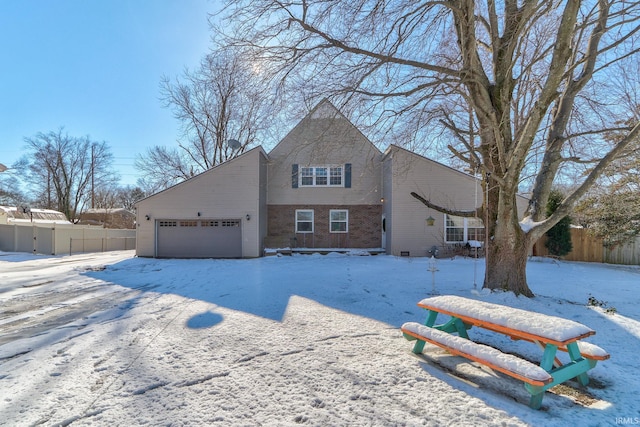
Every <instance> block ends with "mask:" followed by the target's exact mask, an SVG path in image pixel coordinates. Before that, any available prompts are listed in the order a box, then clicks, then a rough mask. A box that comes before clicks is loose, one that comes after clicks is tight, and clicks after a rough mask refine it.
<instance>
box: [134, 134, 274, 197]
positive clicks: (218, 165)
mask: <svg viewBox="0 0 640 427" xmlns="http://www.w3.org/2000/svg"><path fill="white" fill-rule="evenodd" d="M256 150H258V151H260V153H261V154H262V155H263V156H264V157H265V158H266V159H268V158H269V156H268V155H267V153H266V152H265V151H264V148H262V145H258V146H257V147H254V148H252V149H251V150H248V151H245V152H244V153H242V154H240V155H239V156H236V157H234V158H233V159H229V160H226V161H224V162H222V163H220V164H217V165H215V166H214V167H212V168H211V169H207V170H206V171H204V172H200V173H199V174H197V175H194V176H192V177H191V178H189V179H186V180H184V181H182V182H179V183H177V184H174V185H172V186H171V187H167V188H165V189H164V190H161V191H158V192H157V193H153V194H152V195H150V196H147V197H144V198H142V199H140V200H138V201H137V202H135V203H134V205H137V204H138V203H140V202H142V201H145V200H147V199H150V198H152V197H156V196H158V195H160V194H163V193H165V192H167V191H169V190H173V189H174V188H178V187H181V186H183V185H186V184H187V183H189V182H191V181H193V180H195V179H199V178H201V177H203V176H204V175H207V174H212V173H215V171H216V170H218V169H220V168H223V167H227V166H229V165H232V164H233V163H235V162H236V161H238V159H241V158H243V157H246V156H248V155H249V154H250V153H253V152H254V151H256Z"/></svg>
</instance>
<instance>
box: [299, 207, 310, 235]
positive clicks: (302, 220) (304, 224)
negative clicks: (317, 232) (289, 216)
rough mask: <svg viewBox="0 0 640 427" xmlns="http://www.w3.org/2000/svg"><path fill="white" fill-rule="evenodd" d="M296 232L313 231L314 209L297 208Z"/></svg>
mask: <svg viewBox="0 0 640 427" xmlns="http://www.w3.org/2000/svg"><path fill="white" fill-rule="evenodd" d="M296 233H313V210H296Z"/></svg>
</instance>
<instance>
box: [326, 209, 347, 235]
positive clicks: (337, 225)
mask: <svg viewBox="0 0 640 427" xmlns="http://www.w3.org/2000/svg"><path fill="white" fill-rule="evenodd" d="M329 231H330V232H331V233H346V232H348V231H349V211H348V210H337V209H331V210H330V211H329Z"/></svg>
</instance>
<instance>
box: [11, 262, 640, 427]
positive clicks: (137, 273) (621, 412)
mask: <svg viewBox="0 0 640 427" xmlns="http://www.w3.org/2000/svg"><path fill="white" fill-rule="evenodd" d="M428 268H429V265H428V260H427V259H409V258H396V257H391V256H370V257H366V256H347V255H333V254H330V255H326V256H322V255H306V256H293V257H269V258H260V259H252V260H160V259H144V258H135V257H134V256H133V253H132V252H111V253H105V254H85V255H74V256H64V257H45V256H32V255H22V254H8V253H0V425H9V426H30V425H69V424H71V425H73V426H76V425H99V426H102V425H104V426H107V425H108V426H113V425H154V426H155V425H171V426H181V425H221V426H222V425H224V426H226V425H247V426H259V425H262V426H282V425H300V424H301V425H316V426H329V425H331V426H340V425H344V426H347V425H348V426H352V425H367V426H368V425H376V426H378V425H379V426H390V425H407V426H415V425H427V426H446V425H452V426H453V425H455V426H464V425H466V426H482V425H501V426H502V425H532V426H543V425H544V426H550V425H558V426H564V425H581V426H600V425H628V424H640V398H639V397H638V396H640V381H638V380H637V377H638V373H639V372H640V357H639V353H640V303H639V300H640V298H639V295H640V268H636V267H615V266H606V265H602V264H585V263H569V262H549V261H542V260H531V261H530V262H529V264H528V277H529V284H530V287H531V288H532V290H533V291H534V292H535V293H536V295H537V296H536V298H534V299H526V298H516V297H515V296H513V295H512V294H509V293H493V294H491V293H486V292H482V291H479V290H475V289H474V287H473V283H474V270H475V271H476V274H475V276H476V277H477V279H476V281H477V282H478V283H482V279H481V278H482V276H483V274H484V266H483V263H482V260H480V261H478V262H477V263H476V262H475V261H474V260H471V259H454V260H450V259H443V260H438V264H437V268H438V271H437V272H436V273H435V280H436V283H435V284H436V290H437V292H439V293H440V294H452V295H460V296H465V297H468V298H475V299H479V300H483V301H488V302H493V303H499V304H506V305H509V306H512V307H516V308H524V309H527V310H532V311H536V312H540V313H545V314H550V315H554V316H560V317H564V318H567V319H571V320H574V321H577V322H580V323H583V324H585V325H587V326H588V327H590V328H592V329H594V330H596V331H597V334H596V335H595V336H593V337H590V338H589V341H590V342H592V343H595V344H597V345H599V346H601V347H603V348H605V349H606V350H607V351H608V352H609V353H610V354H611V359H609V360H606V361H604V362H599V363H598V366H597V367H596V368H595V369H593V370H592V371H590V378H591V384H590V385H589V386H588V387H587V388H582V387H580V386H578V385H577V383H576V384H573V383H570V384H569V386H568V387H558V388H557V389H554V390H553V392H547V393H546V395H545V397H544V400H543V404H542V405H543V406H542V409H541V410H540V411H534V410H531V409H529V407H528V406H527V403H528V397H529V395H528V393H527V392H526V391H525V389H524V387H523V386H522V384H521V383H520V382H518V381H515V380H513V379H511V378H509V377H504V376H502V375H496V374H495V373H493V372H491V371H489V370H487V369H486V368H484V367H481V366H480V365H477V364H473V363H470V362H468V361H465V360H464V359H461V358H458V357H453V356H450V355H448V354H447V353H445V352H444V351H442V350H440V349H439V348H437V347H434V346H431V345H427V346H426V347H425V352H424V353H425V354H424V356H416V355H414V354H412V353H411V347H412V343H410V342H408V341H406V340H405V339H404V338H403V337H402V335H401V333H400V332H399V329H398V328H399V326H400V325H402V324H403V323H404V322H407V321H416V322H422V321H423V320H424V315H425V313H423V310H422V309H420V308H418V307H417V306H416V303H417V302H418V301H420V300H421V299H423V298H425V297H427V296H429V294H430V293H431V291H432V289H433V288H432V286H433V284H432V275H431V273H430V272H429V271H428ZM590 298H591V301H592V302H595V303H598V304H602V306H589V305H588V302H589V299H590ZM613 309H615V314H609V313H607V312H606V311H607V310H608V311H610V312H611V311H613ZM470 334H471V336H472V338H474V339H475V340H477V341H480V342H483V343H486V344H491V345H493V346H495V347H499V348H501V349H502V350H504V351H508V352H511V353H515V354H517V355H519V356H521V357H525V358H527V359H530V360H532V361H538V360H539V358H540V356H541V350H539V349H538V348H537V347H535V346H534V345H533V344H530V343H527V342H519V341H511V340H509V339H508V338H505V337H503V336H501V335H498V334H494V333H491V332H487V331H482V330H476V329H472V330H471V331H470Z"/></svg>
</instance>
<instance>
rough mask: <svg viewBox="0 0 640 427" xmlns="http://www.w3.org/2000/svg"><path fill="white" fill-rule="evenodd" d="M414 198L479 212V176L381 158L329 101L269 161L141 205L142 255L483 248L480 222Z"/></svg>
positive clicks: (401, 153)
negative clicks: (474, 244) (468, 245)
mask: <svg viewBox="0 0 640 427" xmlns="http://www.w3.org/2000/svg"><path fill="white" fill-rule="evenodd" d="M411 192H416V193H418V194H422V195H423V196H424V197H426V198H428V199H429V200H431V201H432V202H434V203H436V204H439V205H441V206H444V207H447V208H452V209H456V210H473V209H474V208H475V207H476V206H480V205H481V204H482V203H481V200H480V201H479V200H478V197H482V196H481V195H480V196H479V195H478V194H481V190H480V189H479V183H478V182H477V180H476V178H474V177H473V176H471V175H468V174H465V173H462V172H459V171H456V170H454V169H452V168H450V167H448V166H445V165H442V164H440V163H438V162H435V161H433V160H430V159H428V158H426V157H423V156H420V155H418V154H416V153H413V152H411V151H408V150H406V149H404V148H401V147H398V146H395V145H391V146H390V147H389V148H388V149H387V150H386V151H385V152H381V151H380V150H379V149H378V148H377V147H376V146H375V145H374V144H373V143H372V142H371V141H369V140H368V139H367V137H366V136H364V135H363V134H362V133H361V132H360V131H359V130H358V129H357V128H356V127H355V126H354V125H353V124H352V123H351V122H350V121H349V120H348V119H347V118H346V117H345V116H343V115H342V114H341V113H340V112H339V111H338V110H337V109H336V108H335V107H334V106H333V105H332V104H331V103H330V102H329V101H327V100H325V101H322V102H321V103H320V104H318V105H317V106H316V107H315V108H314V109H313V110H312V111H311V112H310V113H309V114H308V115H307V116H306V117H305V118H304V119H302V120H301V121H300V123H298V125H297V126H295V127H294V128H293V129H292V130H291V131H290V132H289V134H287V135H286V136H285V137H284V138H283V139H282V141H280V142H279V143H278V144H277V145H276V146H275V147H274V148H273V149H272V150H271V151H270V152H269V153H266V152H265V151H264V149H263V148H262V147H256V148H254V149H252V150H249V151H247V152H245V153H243V154H242V155H240V156H238V157H236V158H234V159H232V160H229V161H227V162H225V163H223V164H220V165H218V166H216V167H214V168H212V169H210V170H208V171H206V172H204V173H202V174H200V175H197V176H195V177H193V178H191V179H189V180H187V181H184V182H182V183H180V184H177V185H175V186H173V187H170V188H168V189H166V190H164V191H161V192H159V193H157V194H155V195H153V196H150V197H148V198H145V199H143V200H141V201H139V202H138V203H137V204H136V215H137V219H136V223H137V228H136V233H137V234H136V237H137V240H136V242H137V246H136V253H137V255H138V256H143V257H184V258H249V257H258V256H262V255H263V254H264V251H265V249H267V248H283V247H287V248H291V249H292V250H298V251H303V250H315V251H329V250H347V249H363V250H370V251H379V252H386V253H388V254H393V255H398V256H401V255H404V256H426V255H429V254H430V250H432V248H434V247H437V248H449V247H456V246H461V245H464V244H466V243H467V242H469V241H474V240H475V241H483V240H484V229H483V227H482V221H481V220H479V219H475V218H461V217H448V216H446V215H444V214H442V213H438V212H437V211H435V210H431V209H428V208H427V207H426V206H425V205H424V204H422V203H421V202H419V201H418V200H416V199H415V198H414V197H412V196H411ZM523 202H524V199H523ZM524 205H525V203H523V209H524Z"/></svg>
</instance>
